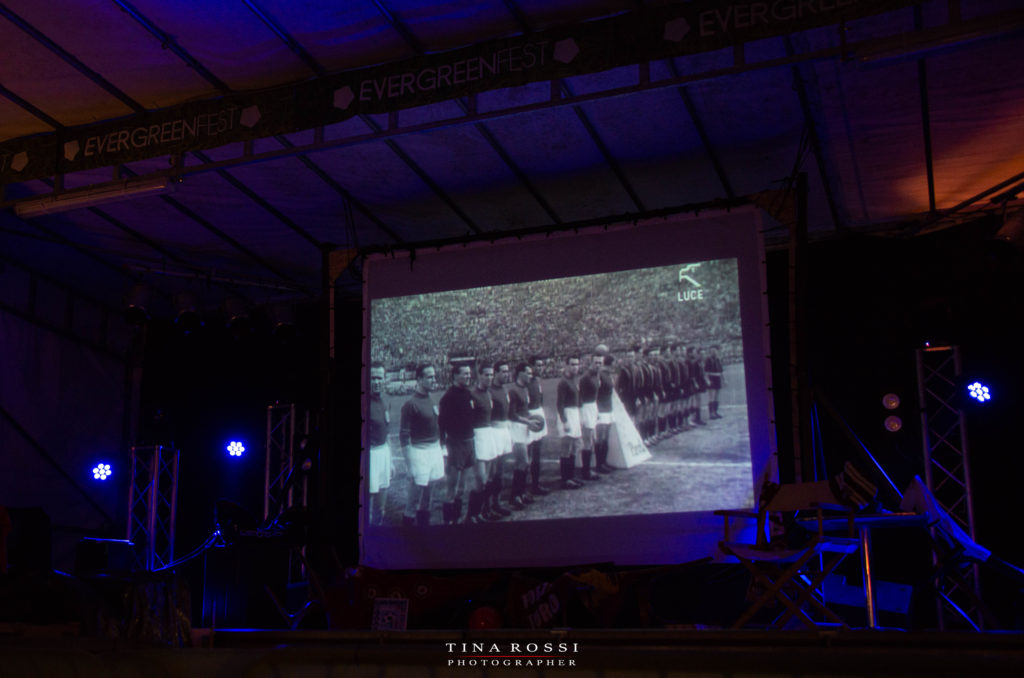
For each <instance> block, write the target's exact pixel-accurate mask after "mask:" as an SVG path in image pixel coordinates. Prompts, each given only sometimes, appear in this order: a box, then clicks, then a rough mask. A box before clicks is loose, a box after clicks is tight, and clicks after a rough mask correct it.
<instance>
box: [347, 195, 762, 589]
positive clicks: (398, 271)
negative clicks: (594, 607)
mask: <svg viewBox="0 0 1024 678" xmlns="http://www.w3.org/2000/svg"><path fill="white" fill-rule="evenodd" d="M761 228H762V227H761V215H760V212H758V211H757V210H756V209H754V208H742V209H735V210H731V211H729V212H708V213H704V214H701V215H700V216H693V215H676V216H672V217H668V218H665V219H655V220H649V221H644V222H639V223H637V224H629V225H621V226H611V227H607V228H604V227H601V228H592V229H589V230H586V231H581V232H580V233H578V234H576V233H572V232H569V233H565V232H563V233H557V234H551V235H540V236H531V237H524V238H522V239H519V240H508V239H506V240H501V241H499V242H497V243H496V244H491V243H470V244H467V245H459V246H449V247H447V248H442V249H440V250H418V251H416V254H415V256H414V257H411V256H410V255H409V253H408V252H396V253H395V254H394V255H390V254H389V255H374V256H372V257H368V258H367V260H366V265H365V268H364V275H365V280H366V284H365V285H364V305H363V306H364V308H363V313H364V318H363V328H364V341H363V355H362V358H363V369H362V384H363V392H364V393H368V374H369V369H368V366H369V360H370V348H369V347H370V342H369V338H370V336H371V332H372V327H371V326H370V308H371V302H372V300H373V299H380V298H386V297H393V296H405V295H410V294H428V293H433V292H440V291H446V290H456V289H463V288H471V287H484V286H494V285H502V284H510V283H518V282H525V281H530V280H541V279H549V278H560V277H568V276H579V275H590V274H594V273H603V272H609V271H621V270H630V269H639V268H651V267H657V266H668V265H675V264H685V263H690V262H699V261H706V260H710V259H727V258H735V259H737V260H738V274H739V298H740V318H741V327H742V333H743V349H742V352H743V362H744V367H745V376H746V398H747V401H746V402H747V408H748V425H749V434H750V448H751V462H752V474H751V488H752V494H751V497H755V496H756V493H757V489H758V488H759V486H760V484H761V482H762V481H763V479H764V478H765V477H770V476H772V475H773V473H774V455H775V431H774V426H773V424H772V422H773V420H774V417H773V413H772V402H771V397H770V391H769V386H770V384H771V374H770V364H769V360H768V356H769V346H768V331H767V326H768V312H767V298H766V279H765V265H764V264H765V257H764V247H763V240H762V237H761ZM435 367H436V368H437V369H438V371H439V373H440V371H441V370H443V369H445V368H446V366H442V365H438V366H435ZM362 407H363V419H364V420H366V419H367V411H366V407H367V401H366V398H365V397H364V398H363V400H362ZM395 414H397V413H395ZM366 440H367V434H366V428H365V425H364V429H363V443H364V445H363V447H364V449H365V442H366ZM366 457H367V455H366V454H363V455H362V466H361V468H362V475H363V482H362V483H361V485H360V498H361V502H360V504H361V509H360V516H359V525H360V530H361V533H360V563H361V564H362V565H366V566H370V567H375V568H380V569H452V568H492V567H493V568H501V567H531V566H538V567H549V566H567V565H574V564H583V563H616V564H618V565H653V564H664V563H677V562H688V561H692V560H696V559H699V558H703V557H707V556H712V557H715V556H717V548H716V544H717V541H718V540H719V539H721V536H722V520H721V518H718V517H716V516H713V515H712V513H711V512H710V511H699V512H692V513H667V514H659V515H649V516H614V517H606V518H585V519H568V520H547V521H529V522H497V523H490V524H483V525H457V526H443V525H439V526H429V527H426V528H416V527H401V528H400V527H386V526H382V527H378V526H370V525H368V524H367V523H368V516H367V508H368V502H367V498H368V495H367V488H366V485H365V478H366V463H367V460H366ZM390 491H391V492H403V493H404V491H405V488H404V487H397V486H395V485H394V484H393V486H392V489H391V490H390ZM721 508H743V507H737V506H722V507H721ZM467 545H468V546H467Z"/></svg>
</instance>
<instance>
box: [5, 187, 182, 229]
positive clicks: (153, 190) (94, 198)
mask: <svg viewBox="0 0 1024 678" xmlns="http://www.w3.org/2000/svg"><path fill="white" fill-rule="evenodd" d="M170 190H171V183H170V182H169V181H168V179H167V178H166V177H158V178H155V179H124V180H122V181H114V182H111V183H108V184H98V185H95V186H87V187H86V188H80V189H75V190H71V191H64V192H61V193H48V194H46V195H41V196H39V197H36V198H29V199H27V200H22V201H19V202H16V203H14V213H15V214H17V215H18V216H19V217H24V218H26V219H29V218H32V217H38V216H42V215H44V214H55V213H57V212H66V211H68V210H73V209H80V208H83V207H96V206H97V205H106V204H108V203H112V202H118V201H121V200H130V199H131V198H137V197H139V196H145V195H159V194H161V193H167V192H168V191H170Z"/></svg>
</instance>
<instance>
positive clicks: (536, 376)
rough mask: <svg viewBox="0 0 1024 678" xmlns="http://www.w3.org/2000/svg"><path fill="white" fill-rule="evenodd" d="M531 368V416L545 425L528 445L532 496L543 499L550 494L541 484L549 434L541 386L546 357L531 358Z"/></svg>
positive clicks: (529, 390)
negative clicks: (544, 441)
mask: <svg viewBox="0 0 1024 678" xmlns="http://www.w3.org/2000/svg"><path fill="white" fill-rule="evenodd" d="M530 366H531V367H532V368H533V378H532V379H531V380H530V383H529V384H528V385H527V387H526V389H527V393H528V394H529V396H530V402H529V416H530V417H531V418H534V417H540V420H541V421H543V422H544V425H543V426H542V427H541V428H540V429H538V430H536V431H534V430H532V429H531V430H530V431H529V437H530V444H529V445H527V452H528V453H529V457H530V494H532V495H534V496H537V497H541V496H544V495H546V494H548V491H547V490H546V489H545V488H544V487H543V486H542V485H541V484H540V470H541V454H542V452H543V442H542V441H543V440H544V438H545V437H546V436H547V434H548V424H547V417H545V416H544V389H543V388H542V385H541V375H542V374H543V373H544V356H539V355H535V356H533V357H531V358H530Z"/></svg>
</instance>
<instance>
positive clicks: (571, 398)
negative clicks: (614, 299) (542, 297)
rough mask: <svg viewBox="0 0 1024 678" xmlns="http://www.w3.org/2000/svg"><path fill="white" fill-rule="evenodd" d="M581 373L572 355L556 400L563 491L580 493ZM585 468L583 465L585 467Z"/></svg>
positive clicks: (566, 360) (568, 360) (577, 358)
mask: <svg viewBox="0 0 1024 678" xmlns="http://www.w3.org/2000/svg"><path fill="white" fill-rule="evenodd" d="M579 371H580V359H579V356H575V355H570V356H568V357H567V358H566V359H565V366H564V367H563V368H562V379H561V381H559V382H558V390H557V392H556V394H555V395H556V398H555V409H556V410H557V412H558V421H559V427H560V429H561V430H560V433H561V434H562V457H561V459H560V460H559V466H560V469H561V472H562V473H561V475H562V489H564V490H577V489H579V488H581V487H583V485H582V483H580V482H579V481H578V480H576V479H575V478H574V477H573V476H574V475H576V470H575V465H576V455H577V454H578V453H579V451H580V446H581V438H582V436H583V429H582V428H581V426H580V389H579V386H578V385H577V383H576V376H577V375H578V374H579ZM581 466H582V464H581Z"/></svg>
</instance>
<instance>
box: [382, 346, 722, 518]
mask: <svg viewBox="0 0 1024 678" xmlns="http://www.w3.org/2000/svg"><path fill="white" fill-rule="evenodd" d="M718 351H719V347H718V346H712V347H711V348H710V349H709V352H710V355H709V356H707V357H705V356H704V355H703V350H702V349H699V348H695V347H688V348H685V349H684V348H683V347H682V346H680V345H678V344H669V345H666V346H664V347H655V346H648V347H647V348H646V349H644V350H641V347H640V346H633V347H630V348H629V349H628V350H627V351H626V352H625V355H624V357H623V358H622V359H621V360H620V361H618V363H616V360H615V358H614V357H613V356H612V354H611V352H610V351H609V349H608V347H607V346H605V345H604V344H601V345H599V346H598V347H597V348H596V349H595V350H594V351H593V352H591V353H587V354H584V355H579V354H573V355H569V356H567V357H566V358H565V360H564V363H563V365H562V366H561V378H560V380H559V382H558V386H557V389H556V393H555V403H554V405H555V406H554V414H555V415H556V417H557V423H558V429H559V430H558V434H559V472H560V481H559V488H560V489H563V490H578V489H580V488H581V487H583V486H584V485H585V484H586V483H591V482H595V481H600V479H601V475H602V474H608V473H611V472H612V471H614V470H615V469H613V468H612V467H611V466H609V464H608V452H609V448H608V441H609V429H610V427H611V425H612V413H613V408H614V401H615V394H617V396H618V399H619V400H621V402H622V405H623V407H624V408H625V410H626V411H627V412H628V413H629V415H630V417H631V418H632V420H633V422H634V424H635V426H636V428H637V430H638V431H639V433H640V435H641V437H642V438H643V440H644V443H645V444H646V445H647V446H648V447H651V446H654V445H657V444H658V442H660V441H662V440H665V439H666V438H668V437H670V436H673V435H676V434H678V433H682V432H684V431H689V430H692V429H693V428H694V427H696V426H702V425H704V424H705V423H706V422H705V420H704V419H703V418H702V412H703V408H704V405H705V402H706V403H707V413H708V418H709V419H720V418H721V415H720V414H719V412H718V394H719V391H720V389H722V387H723V386H725V382H724V374H723V368H722V361H721V359H720V358H719V357H718ZM546 366H547V359H546V358H545V357H544V356H533V357H532V358H530V360H529V362H522V363H518V364H517V365H515V369H514V370H513V369H511V365H510V363H509V362H507V361H501V360H499V361H497V362H495V363H493V364H492V363H484V362H479V363H477V364H476V365H475V368H476V370H475V372H476V375H475V378H474V374H473V372H474V370H473V367H474V366H473V365H472V364H471V363H469V362H466V361H462V362H459V363H457V364H455V365H453V366H452V368H451V369H452V372H451V376H452V385H451V387H450V388H448V390H447V391H446V392H445V393H444V395H443V396H442V397H441V399H440V401H439V402H438V403H437V405H435V404H434V402H433V400H432V399H431V397H430V392H431V391H432V390H433V389H434V388H435V386H436V378H437V373H436V370H435V368H434V366H433V365H428V364H421V365H419V366H417V368H416V373H415V376H416V386H415V389H414V392H413V394H412V395H411V396H410V397H409V399H408V400H407V401H406V402H405V403H404V404H403V405H402V407H401V410H400V425H399V434H398V440H399V444H400V446H401V451H402V456H403V458H404V459H405V462H406V466H407V468H408V478H409V482H408V489H407V493H408V494H407V501H406V503H405V509H404V513H403V517H402V524H403V525H419V526H423V525H429V524H430V520H431V511H430V506H431V496H432V494H435V493H437V492H443V500H442V503H441V509H442V510H441V519H442V521H443V522H444V523H445V524H457V523H482V522H492V521H498V520H501V519H503V518H507V517H508V516H510V515H511V513H512V511H523V510H525V509H526V508H527V506H528V505H529V504H532V503H533V502H534V501H535V500H536V498H537V497H541V496H544V495H547V494H548V493H549V492H551V489H552V488H546V487H544V486H542V485H541V482H540V479H541V454H542V447H541V441H542V440H543V439H544V438H545V437H547V435H548V427H547V417H546V416H545V413H544V391H543V388H542V385H541V381H542V379H541V375H542V374H543V373H544V369H545V367H546ZM384 379H385V369H384V366H383V364H381V363H378V362H375V363H373V364H372V365H371V367H370V406H369V422H368V436H369V445H370V453H369V462H368V479H367V484H368V486H369V487H368V489H369V494H370V503H369V520H370V523H371V524H373V525H381V524H383V520H384V511H385V508H386V501H387V494H388V490H389V488H390V485H391V479H392V477H393V475H394V466H393V464H392V456H391V446H390V442H389V436H388V429H389V426H390V423H391V406H390V403H389V401H388V400H387V399H386V396H385V395H384ZM550 405H551V403H550V401H549V402H548V406H549V407H550ZM506 460H508V461H506ZM506 466H510V467H511V478H510V479H509V480H510V481H511V482H510V484H509V485H508V488H509V489H508V492H507V493H503V489H504V488H505V483H506ZM577 467H578V469H577ZM464 497H465V499H466V501H465V502H464V501H463V498H464ZM503 502H504V503H503ZM463 509H465V512H464V511H463Z"/></svg>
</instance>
